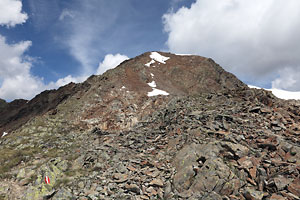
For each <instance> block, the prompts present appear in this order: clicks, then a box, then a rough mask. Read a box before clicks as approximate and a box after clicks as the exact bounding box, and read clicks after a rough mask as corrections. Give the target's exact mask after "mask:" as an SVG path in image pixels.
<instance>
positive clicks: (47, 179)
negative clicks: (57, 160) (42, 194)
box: [45, 176, 50, 184]
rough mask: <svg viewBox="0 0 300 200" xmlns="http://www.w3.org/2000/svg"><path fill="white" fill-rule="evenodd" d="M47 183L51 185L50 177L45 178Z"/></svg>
mask: <svg viewBox="0 0 300 200" xmlns="http://www.w3.org/2000/svg"><path fill="white" fill-rule="evenodd" d="M45 183H46V184H50V178H49V176H45Z"/></svg>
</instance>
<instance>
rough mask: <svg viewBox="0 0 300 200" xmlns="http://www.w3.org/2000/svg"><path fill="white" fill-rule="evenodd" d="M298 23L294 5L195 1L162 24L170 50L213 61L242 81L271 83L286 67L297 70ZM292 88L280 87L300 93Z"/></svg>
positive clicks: (273, 0)
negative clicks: (196, 55) (210, 58)
mask: <svg viewBox="0 0 300 200" xmlns="http://www.w3.org/2000/svg"><path fill="white" fill-rule="evenodd" d="M299 18H300V1H298V0H289V1H285V0H264V1H261V0H242V1H237V0H226V1H219V0H197V1H196V2H195V3H193V4H192V5H191V7H190V8H186V7H182V8H180V9H179V10H178V11H176V12H171V13H167V14H165V15H164V16H163V21H164V28H165V31H166V32H167V33H168V40H167V45H168V47H169V49H170V51H172V52H175V53H191V54H198V55H202V56H207V57H212V58H213V59H215V60H216V61H217V62H218V63H220V64H221V65H222V66H224V67H225V68H226V69H227V70H229V71H231V72H233V73H235V74H237V75H238V76H240V77H243V79H246V80H247V79H248V80H256V81H258V80H259V81H265V82H267V81H268V82H271V78H274V76H276V74H277V76H278V74H279V73H280V72H281V71H282V70H284V69H285V68H286V67H287V66H289V68H290V69H293V70H294V71H295V70H296V71H300V70H299V69H298V68H299V67H298V66H299V63H300V56H299V55H300V43H299V42H297V41H299V39H300V37H299V35H300V20H299ZM285 77H287V76H285ZM277 82H278V81H277ZM297 83H299V82H294V83H292V82H290V83H289V84H290V85H288V86H287V85H286V86H285V88H286V89H293V90H295V89H297V90H300V84H298V85H297ZM277 87H279V85H278V84H277ZM280 87H282V86H281V85H280Z"/></svg>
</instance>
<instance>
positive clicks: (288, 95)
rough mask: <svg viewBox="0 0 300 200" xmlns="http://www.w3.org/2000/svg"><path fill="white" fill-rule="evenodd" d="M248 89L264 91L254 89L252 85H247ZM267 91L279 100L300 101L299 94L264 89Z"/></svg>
mask: <svg viewBox="0 0 300 200" xmlns="http://www.w3.org/2000/svg"><path fill="white" fill-rule="evenodd" d="M248 87H249V88H255V89H264V88H260V87H256V86H253V85H248ZM265 90H268V91H271V92H272V93H273V94H274V95H275V96H276V97H278V98H280V99H285V100H289V99H295V100H300V92H291V91H286V90H280V89H276V88H273V89H265Z"/></svg>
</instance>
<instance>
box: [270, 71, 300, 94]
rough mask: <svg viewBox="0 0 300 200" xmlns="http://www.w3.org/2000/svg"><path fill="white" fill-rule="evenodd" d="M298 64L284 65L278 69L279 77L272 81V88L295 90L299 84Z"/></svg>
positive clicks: (299, 72)
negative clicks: (293, 65) (294, 65)
mask: <svg viewBox="0 0 300 200" xmlns="http://www.w3.org/2000/svg"><path fill="white" fill-rule="evenodd" d="M299 77H300V66H299V67H298V68H297V67H294V68H292V67H286V68H283V69H280V70H279V77H278V78H276V79H275V80H273V81H272V88H278V89H283V90H291V91H297V90H299V85H300V79H299Z"/></svg>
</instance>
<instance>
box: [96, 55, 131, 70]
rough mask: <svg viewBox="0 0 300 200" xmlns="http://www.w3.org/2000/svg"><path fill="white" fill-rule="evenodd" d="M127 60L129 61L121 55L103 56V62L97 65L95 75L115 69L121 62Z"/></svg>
mask: <svg viewBox="0 0 300 200" xmlns="http://www.w3.org/2000/svg"><path fill="white" fill-rule="evenodd" d="M127 59H129V58H128V57H127V56H125V55H121V54H116V55H112V54H107V55H106V56H105V58H104V60H103V61H102V62H101V63H99V66H98V69H97V72H96V74H103V73H104V72H106V71H107V70H109V69H112V68H115V67H116V66H118V65H119V64H120V63H121V62H123V61H124V60H127Z"/></svg>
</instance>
